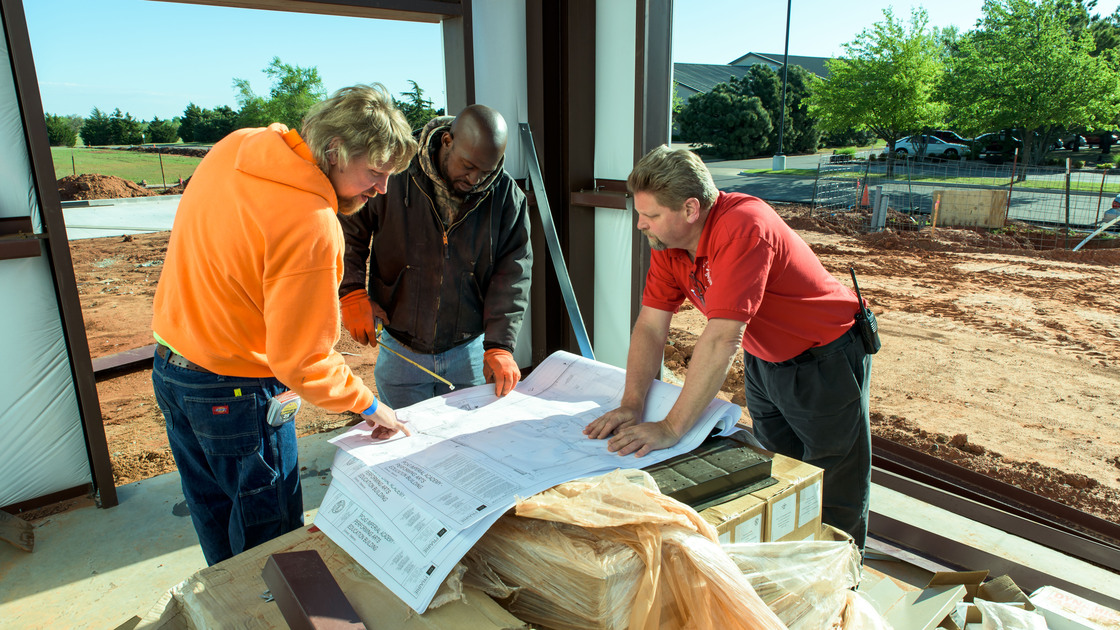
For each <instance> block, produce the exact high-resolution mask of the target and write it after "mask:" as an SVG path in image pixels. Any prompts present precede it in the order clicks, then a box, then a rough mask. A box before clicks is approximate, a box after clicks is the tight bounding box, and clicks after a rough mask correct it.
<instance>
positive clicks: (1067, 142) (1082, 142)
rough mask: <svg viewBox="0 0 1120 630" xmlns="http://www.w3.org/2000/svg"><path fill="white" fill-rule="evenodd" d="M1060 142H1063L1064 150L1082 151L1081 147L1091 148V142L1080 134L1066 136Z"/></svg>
mask: <svg viewBox="0 0 1120 630" xmlns="http://www.w3.org/2000/svg"><path fill="white" fill-rule="evenodd" d="M1059 142H1061V144H1062V148H1063V149H1073V150H1074V151H1076V150H1078V149H1080V148H1081V147H1087V146H1089V140H1088V139H1086V138H1085V136H1083V135H1081V134H1079V133H1075V134H1073V135H1069V136H1065V137H1064V138H1061V139H1060V140H1059Z"/></svg>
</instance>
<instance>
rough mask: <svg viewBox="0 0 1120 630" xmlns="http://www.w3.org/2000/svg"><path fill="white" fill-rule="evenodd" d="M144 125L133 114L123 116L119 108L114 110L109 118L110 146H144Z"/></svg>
mask: <svg viewBox="0 0 1120 630" xmlns="http://www.w3.org/2000/svg"><path fill="white" fill-rule="evenodd" d="M142 124H143V123H141V122H140V121H139V120H136V119H135V118H133V117H132V114H129V113H127V112H125V113H123V114H122V113H121V110H120V108H119V107H118V108H117V109H115V110H113V113H112V115H111V116H109V144H143V143H144V133H143V131H142Z"/></svg>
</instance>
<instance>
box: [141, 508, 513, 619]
mask: <svg viewBox="0 0 1120 630" xmlns="http://www.w3.org/2000/svg"><path fill="white" fill-rule="evenodd" d="M308 549H313V550H315V551H317V552H318V553H319V555H320V557H321V558H322V559H323V562H324V563H325V564H326V566H327V568H328V569H329V570H330V572H331V574H332V575H333V576H334V578H335V580H337V582H338V584H339V586H340V587H341V588H342V591H343V592H344V593H345V594H346V598H347V599H348V600H349V601H350V603H351V604H352V605H353V606H354V609H355V610H356V611H357V613H358V616H359V617H361V619H362V621H363V622H364V623H365V624H366V627H369V628H374V627H376V628H378V629H382V628H392V629H399V630H436V629H439V630H447V629H453V630H475V629H480V630H481V629H489V630H509V629H511V628H527V627H528V626H527V625H526V624H524V623H522V622H521V621H520V620H519V619H517V618H516V617H514V616H513V615H511V614H510V613H508V612H506V611H505V609H503V608H502V607H501V606H499V605H498V604H497V602H495V601H494V600H493V599H491V598H490V597H489V596H488V595H486V594H485V593H483V592H482V591H479V590H476V589H473V588H466V587H464V588H462V589H461V593H460V595H459V597H458V598H455V597H454V595H447V594H444V598H445V599H447V600H450V601H447V602H446V603H444V604H443V605H441V606H439V607H435V608H429V609H428V610H427V612H425V613H424V614H423V615H418V614H416V613H415V612H414V611H413V610H412V609H411V608H409V607H408V605H407V604H405V603H404V602H402V601H401V600H400V598H398V597H397V596H396V595H394V594H393V593H392V591H390V590H389V589H388V588H386V587H385V586H384V585H383V584H381V583H380V582H378V581H377V579H376V578H374V577H373V576H372V575H370V574H369V572H368V571H366V570H365V569H363V568H362V567H361V565H359V564H358V563H356V562H355V561H354V560H353V559H352V558H351V557H350V556H349V555H348V554H347V553H346V552H345V551H343V550H342V548H341V547H339V546H338V545H336V544H335V543H334V542H333V541H332V540H330V539H329V538H327V537H326V536H325V535H324V534H323V533H322V532H321V531H319V529H318V528H316V527H314V526H311V527H301V528H299V529H297V530H295V531H292V532H289V533H287V534H284V535H283V536H280V537H279V538H275V539H273V540H270V541H269V542H266V543H263V544H261V545H258V546H256V547H253V548H252V549H249V550H246V551H245V552H243V553H240V554H237V555H236V556H234V557H232V558H230V559H228V560H225V561H223V562H219V563H218V564H215V565H214V566H212V567H207V568H205V569H202V570H201V571H198V572H197V573H195V574H194V575H192V576H190V577H189V578H187V579H186V580H184V581H182V582H181V583H179V584H178V585H177V586H175V587H173V588H172V589H171V590H169V591H168V592H167V593H165V594H164V596H163V598H161V599H160V601H159V602H158V603H157V604H156V605H155V606H154V607H153V608H152V609H151V610H150V611H149V612H148V614H147V615H145V617H144V618H143V619H142V620H141V621H140V622H139V624H138V625H136V626H135V627H136V629H137V630H186V629H188V628H214V629H216V630H221V629H223V628H231V629H232V628H247V627H253V628H287V627H288V624H287V622H286V621H285V620H284V616H283V615H282V614H281V612H280V608H279V607H278V606H277V604H276V602H270V601H266V600H264V599H262V598H261V593H263V592H264V591H265V590H266V589H267V588H268V585H267V584H265V581H264V578H262V577H261V569H262V567H263V566H264V565H265V563H266V562H267V561H268V558H269V556H270V555H272V554H274V553H283V552H288V551H302V550H308ZM443 588H444V587H441V589H443ZM441 593H442V591H441ZM436 597H437V599H439V598H441V594H437V596H436Z"/></svg>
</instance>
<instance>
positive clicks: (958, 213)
mask: <svg viewBox="0 0 1120 630" xmlns="http://www.w3.org/2000/svg"><path fill="white" fill-rule="evenodd" d="M933 195H934V199H937V198H938V196H939V195H940V197H941V204H940V208H939V209H938V217H937V225H938V226H939V227H941V226H944V227H987V228H997V227H1003V223H1004V216H1005V215H1006V213H1007V191H1006V190H994V189H988V188H948V189H945V190H935V191H933Z"/></svg>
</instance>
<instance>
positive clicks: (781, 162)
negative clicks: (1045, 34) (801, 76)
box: [771, 0, 793, 171]
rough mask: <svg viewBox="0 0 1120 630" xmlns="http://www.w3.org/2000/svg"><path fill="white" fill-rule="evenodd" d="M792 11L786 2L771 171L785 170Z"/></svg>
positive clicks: (791, 5)
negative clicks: (780, 76) (776, 149)
mask: <svg viewBox="0 0 1120 630" xmlns="http://www.w3.org/2000/svg"><path fill="white" fill-rule="evenodd" d="M792 10H793V0H786V51H785V53H783V54H782V102H781V108H782V113H781V114H779V115H778V152H777V153H775V154H774V164H773V165H772V166H771V169H772V170H775V171H784V170H785V169H786V156H785V155H784V154H783V153H782V140H783V139H784V138H783V136H784V134H785V130H786V81H787V80H788V77H789V17H790V14H791V13H792Z"/></svg>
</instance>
